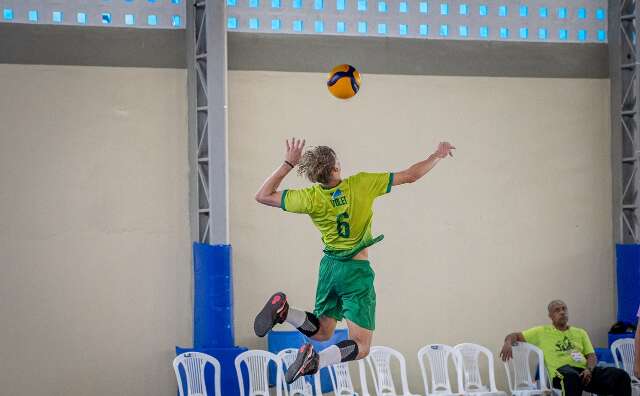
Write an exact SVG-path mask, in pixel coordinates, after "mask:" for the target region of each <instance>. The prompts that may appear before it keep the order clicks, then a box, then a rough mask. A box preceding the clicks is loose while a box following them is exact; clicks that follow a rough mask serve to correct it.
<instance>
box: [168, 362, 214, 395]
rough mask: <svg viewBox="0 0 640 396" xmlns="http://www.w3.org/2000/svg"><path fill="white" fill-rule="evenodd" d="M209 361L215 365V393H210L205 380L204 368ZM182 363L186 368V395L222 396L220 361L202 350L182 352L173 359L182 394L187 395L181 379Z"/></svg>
mask: <svg viewBox="0 0 640 396" xmlns="http://www.w3.org/2000/svg"><path fill="white" fill-rule="evenodd" d="M207 363H209V364H211V365H212V366H213V383H214V388H215V390H214V392H215V394H212V393H208V392H207V388H206V387H205V382H204V368H205V366H206V365H207ZM180 365H182V367H183V369H184V373H185V376H186V378H185V379H186V380H187V395H186V396H220V362H218V360H217V359H216V358H214V357H213V356H211V355H207V354H206V353H201V352H186V353H181V354H180V355H178V356H176V358H175V359H173V370H174V371H175V373H176V379H177V380H178V391H179V392H180V396H185V395H184V391H183V390H182V381H181V379H180Z"/></svg>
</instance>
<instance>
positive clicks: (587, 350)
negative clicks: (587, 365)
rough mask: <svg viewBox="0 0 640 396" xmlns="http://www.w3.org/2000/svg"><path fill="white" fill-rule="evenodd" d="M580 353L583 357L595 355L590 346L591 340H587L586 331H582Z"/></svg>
mask: <svg viewBox="0 0 640 396" xmlns="http://www.w3.org/2000/svg"><path fill="white" fill-rule="evenodd" d="M582 353H583V354H584V355H585V356H587V355H589V354H592V353H596V351H595V350H594V349H593V345H592V344H591V340H590V339H589V334H587V331H586V330H582Z"/></svg>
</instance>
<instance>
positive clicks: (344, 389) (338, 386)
mask: <svg viewBox="0 0 640 396" xmlns="http://www.w3.org/2000/svg"><path fill="white" fill-rule="evenodd" d="M328 369H329V376H330V377H331V385H332V386H333V392H334V394H335V396H358V393H357V392H356V391H355V388H354V387H353V381H352V380H351V374H350V373H349V363H348V362H345V363H338V364H334V365H333V366H329V367H328ZM358 370H359V373H360V381H361V386H362V396H369V390H368V389H367V377H366V374H365V367H364V362H363V361H362V359H361V360H358Z"/></svg>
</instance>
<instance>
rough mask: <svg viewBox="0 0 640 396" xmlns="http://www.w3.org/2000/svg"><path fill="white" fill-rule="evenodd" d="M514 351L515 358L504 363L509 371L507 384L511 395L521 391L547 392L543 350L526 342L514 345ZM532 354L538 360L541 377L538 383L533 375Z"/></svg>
mask: <svg viewBox="0 0 640 396" xmlns="http://www.w3.org/2000/svg"><path fill="white" fill-rule="evenodd" d="M512 350H513V358H512V359H510V360H508V361H506V362H504V368H505V370H506V371H507V382H508V384H509V390H510V391H511V393H513V392H515V391H519V390H534V389H542V390H547V380H546V378H545V372H546V371H545V367H544V355H543V353H542V350H541V349H540V348H538V347H537V346H535V345H531V344H529V343H526V342H517V343H515V344H513V349H512ZM531 354H534V355H535V356H536V359H537V366H538V367H537V371H538V374H539V376H540V380H539V381H538V383H536V382H535V380H534V379H533V377H532V375H531V373H532V368H531Z"/></svg>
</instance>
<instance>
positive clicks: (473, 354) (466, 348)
mask: <svg viewBox="0 0 640 396" xmlns="http://www.w3.org/2000/svg"><path fill="white" fill-rule="evenodd" d="M453 349H455V350H457V351H458V352H459V354H460V357H461V358H462V361H461V362H460V364H459V367H460V368H461V371H462V390H463V392H468V393H473V392H486V391H489V392H497V391H498V389H497V388H496V377H495V369H494V367H493V353H491V351H490V350H488V349H487V348H485V347H483V346H482V345H477V344H470V343H464V344H458V345H456V346H454V347H453ZM480 355H484V356H485V357H486V359H487V364H488V366H489V387H487V386H486V385H485V384H484V383H483V382H482V376H481V375H480Z"/></svg>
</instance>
